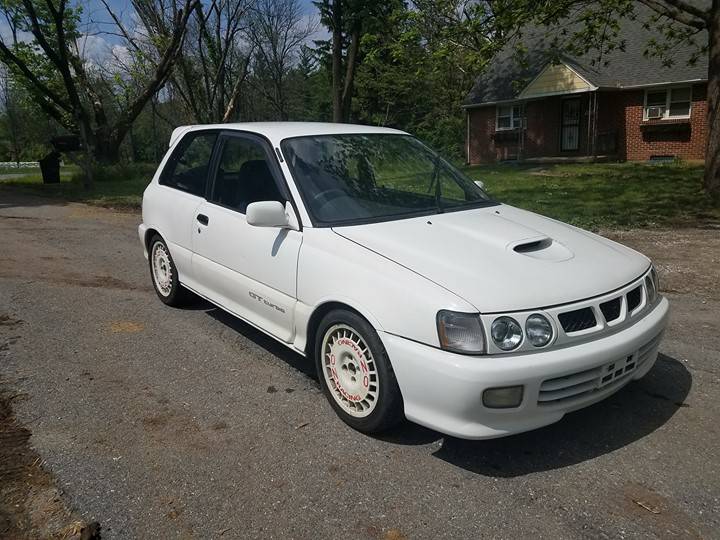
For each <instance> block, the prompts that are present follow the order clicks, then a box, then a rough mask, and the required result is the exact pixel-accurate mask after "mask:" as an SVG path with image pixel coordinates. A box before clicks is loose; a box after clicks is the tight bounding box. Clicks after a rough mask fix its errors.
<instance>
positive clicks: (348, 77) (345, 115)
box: [341, 23, 360, 122]
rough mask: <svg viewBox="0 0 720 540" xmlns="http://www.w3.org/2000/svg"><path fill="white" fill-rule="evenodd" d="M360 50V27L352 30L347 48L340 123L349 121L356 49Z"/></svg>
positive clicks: (353, 87) (353, 86)
mask: <svg viewBox="0 0 720 540" xmlns="http://www.w3.org/2000/svg"><path fill="white" fill-rule="evenodd" d="M359 48H360V26H359V23H358V25H357V26H356V27H355V28H353V31H352V36H351V38H350V46H349V47H348V52H347V59H346V63H347V65H346V66H345V83H344V84H343V91H342V98H341V107H342V120H341V121H342V122H349V121H350V113H351V110H352V109H351V107H352V97H353V90H354V89H355V67H356V65H357V55H358V49H359Z"/></svg>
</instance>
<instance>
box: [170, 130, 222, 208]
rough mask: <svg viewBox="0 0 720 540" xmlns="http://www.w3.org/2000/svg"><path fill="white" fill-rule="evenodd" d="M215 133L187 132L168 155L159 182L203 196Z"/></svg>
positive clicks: (215, 137)
mask: <svg viewBox="0 0 720 540" xmlns="http://www.w3.org/2000/svg"><path fill="white" fill-rule="evenodd" d="M216 139H217V133H189V134H187V135H185V137H183V139H182V141H180V143H179V144H178V146H177V148H175V150H174V151H173V153H172V156H170V159H169V160H168V162H167V164H166V165H165V169H163V172H162V175H161V176H160V184H162V185H164V186H169V187H172V188H175V189H179V190H180V191H186V192H188V193H192V194H193V195H197V196H199V197H204V196H205V184H206V182H207V171H208V167H209V166H210V157H211V156H212V150H213V146H214V145H215V140H216Z"/></svg>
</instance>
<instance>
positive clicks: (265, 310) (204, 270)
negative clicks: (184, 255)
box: [192, 132, 302, 342]
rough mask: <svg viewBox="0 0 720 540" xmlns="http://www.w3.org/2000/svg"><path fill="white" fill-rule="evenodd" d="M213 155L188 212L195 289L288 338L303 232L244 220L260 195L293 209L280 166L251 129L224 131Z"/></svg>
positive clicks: (291, 336)
mask: <svg viewBox="0 0 720 540" xmlns="http://www.w3.org/2000/svg"><path fill="white" fill-rule="evenodd" d="M216 156H217V157H216V163H215V165H214V173H213V178H212V186H211V189H210V193H209V196H208V198H207V201H204V202H203V203H202V204H201V205H200V206H199V207H198V208H197V209H196V213H195V215H194V216H193V224H192V225H193V255H192V268H193V273H194V274H195V276H196V278H197V282H198V284H199V287H200V288H199V290H198V292H200V293H201V294H203V295H205V296H206V297H207V298H209V299H210V300H212V301H213V302H215V303H217V304H219V305H221V306H222V307H224V308H225V309H227V310H228V311H231V312H232V313H234V314H236V315H238V316H239V317H241V318H243V319H245V320H247V321H249V322H250V323H252V324H254V325H256V326H258V327H260V328H262V329H263V330H265V331H267V332H268V333H270V334H272V335H274V336H275V337H277V338H279V339H281V340H283V341H286V342H291V341H292V340H293V338H294V334H295V332H294V318H293V313H294V308H295V303H296V293H297V291H296V273H297V259H298V255H299V252H300V245H301V243H302V232H300V231H297V230H291V229H281V228H277V227H255V226H252V225H249V224H248V223H247V220H246V218H245V212H246V209H247V206H248V204H250V203H252V202H258V201H281V202H283V203H286V207H287V208H288V211H289V212H293V209H292V205H290V204H289V203H288V200H289V194H288V190H287V186H286V184H285V182H284V181H283V180H284V179H283V176H282V172H281V171H280V169H279V167H278V165H277V163H276V161H275V155H274V154H273V153H272V151H271V149H270V148H269V146H268V144H267V143H266V142H265V141H264V140H263V139H261V138H259V137H256V136H252V135H250V134H244V133H232V132H230V133H224V134H222V135H221V138H220V141H219V143H218V151H217V154H216Z"/></svg>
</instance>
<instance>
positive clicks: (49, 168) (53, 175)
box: [40, 152, 60, 184]
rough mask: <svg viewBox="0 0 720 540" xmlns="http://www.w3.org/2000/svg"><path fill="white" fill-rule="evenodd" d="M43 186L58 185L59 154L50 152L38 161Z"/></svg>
mask: <svg viewBox="0 0 720 540" xmlns="http://www.w3.org/2000/svg"><path fill="white" fill-rule="evenodd" d="M40 172H41V173H42V179H43V184H59V183H60V152H50V153H49V154H48V155H47V156H45V157H44V158H42V159H41V160H40Z"/></svg>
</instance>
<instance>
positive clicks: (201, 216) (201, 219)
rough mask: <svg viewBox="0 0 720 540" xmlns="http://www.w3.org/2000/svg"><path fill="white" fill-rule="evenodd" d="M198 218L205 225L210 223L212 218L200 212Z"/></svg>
mask: <svg viewBox="0 0 720 540" xmlns="http://www.w3.org/2000/svg"><path fill="white" fill-rule="evenodd" d="M196 219H197V220H198V221H199V222H200V223H202V224H203V225H207V224H208V223H210V219H209V218H208V217H207V216H206V215H205V214H198V215H197V218H196Z"/></svg>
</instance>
